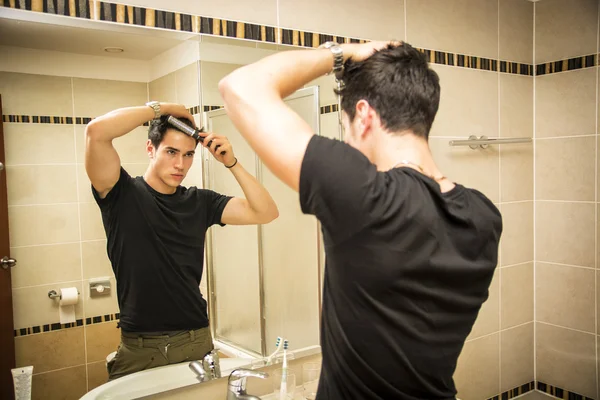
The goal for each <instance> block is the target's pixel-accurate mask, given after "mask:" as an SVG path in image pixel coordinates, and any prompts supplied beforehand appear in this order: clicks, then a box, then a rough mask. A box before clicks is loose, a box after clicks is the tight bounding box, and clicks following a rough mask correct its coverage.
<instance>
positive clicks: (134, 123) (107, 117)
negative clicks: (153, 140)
mask: <svg viewBox="0 0 600 400" xmlns="http://www.w3.org/2000/svg"><path fill="white" fill-rule="evenodd" d="M153 118H154V110H152V108H150V107H148V106H139V107H126V108H119V109H118V110H114V111H111V112H109V113H107V114H104V115H102V116H101V117H98V118H95V119H93V120H92V122H90V123H89V124H88V126H87V129H86V132H87V133H88V135H89V134H93V135H94V136H95V138H96V139H98V140H105V141H111V140H113V139H116V138H118V137H120V136H123V135H125V134H127V133H129V132H131V131H132V130H134V129H135V128H137V127H138V126H141V125H143V124H144V123H146V122H148V121H150V120H152V119H153Z"/></svg>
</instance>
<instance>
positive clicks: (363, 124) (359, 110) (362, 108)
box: [354, 100, 374, 137]
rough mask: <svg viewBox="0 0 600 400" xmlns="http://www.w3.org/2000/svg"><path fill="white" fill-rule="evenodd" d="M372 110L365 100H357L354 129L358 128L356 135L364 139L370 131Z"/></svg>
mask: <svg viewBox="0 0 600 400" xmlns="http://www.w3.org/2000/svg"><path fill="white" fill-rule="evenodd" d="M373 112H374V110H373V108H372V107H371V105H370V104H369V102H368V101H366V100H359V101H358V103H356V115H355V117H354V119H355V120H356V124H357V125H356V127H357V128H358V134H359V135H360V137H364V136H365V135H367V134H368V133H370V131H371V127H372V124H373Z"/></svg>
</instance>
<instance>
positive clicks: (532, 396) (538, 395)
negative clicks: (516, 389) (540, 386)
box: [516, 390, 555, 400]
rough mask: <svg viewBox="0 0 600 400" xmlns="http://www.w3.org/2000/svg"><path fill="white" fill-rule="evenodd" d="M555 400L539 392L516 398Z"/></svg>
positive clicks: (521, 399)
mask: <svg viewBox="0 0 600 400" xmlns="http://www.w3.org/2000/svg"><path fill="white" fill-rule="evenodd" d="M554 398H555V397H552V396H548V395H547V394H545V393H542V392H538V391H537V390H534V391H533V392H529V393H527V394H524V395H523V396H519V397H516V399H519V400H550V399H554Z"/></svg>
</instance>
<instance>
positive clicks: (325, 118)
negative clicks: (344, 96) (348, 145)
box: [320, 112, 342, 140]
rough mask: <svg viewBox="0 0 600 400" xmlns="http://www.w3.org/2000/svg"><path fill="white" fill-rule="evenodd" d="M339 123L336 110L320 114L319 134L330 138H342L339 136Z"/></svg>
mask: <svg viewBox="0 0 600 400" xmlns="http://www.w3.org/2000/svg"><path fill="white" fill-rule="evenodd" d="M339 126H340V123H339V116H338V113H337V112H332V113H329V114H321V127H320V129H321V136H325V137H328V138H330V139H340V140H341V139H342V138H341V137H340V128H339Z"/></svg>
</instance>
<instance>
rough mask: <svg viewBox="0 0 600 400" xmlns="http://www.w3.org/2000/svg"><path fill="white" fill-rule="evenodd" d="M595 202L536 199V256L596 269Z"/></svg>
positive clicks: (542, 259) (555, 261) (543, 259)
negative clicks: (563, 201)
mask: <svg viewBox="0 0 600 400" xmlns="http://www.w3.org/2000/svg"><path fill="white" fill-rule="evenodd" d="M595 207H596V205H595V204H585V203H562V202H545V201H538V202H536V227H535V229H536V246H537V259H538V260H540V261H546V262H553V263H559V264H570V265H580V266H583V267H591V268H593V267H594V265H595V261H594V258H595V256H594V252H595V249H594V248H595V244H594V236H595V235H594V229H595V228H594V225H595V221H594V220H595Z"/></svg>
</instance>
